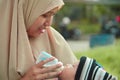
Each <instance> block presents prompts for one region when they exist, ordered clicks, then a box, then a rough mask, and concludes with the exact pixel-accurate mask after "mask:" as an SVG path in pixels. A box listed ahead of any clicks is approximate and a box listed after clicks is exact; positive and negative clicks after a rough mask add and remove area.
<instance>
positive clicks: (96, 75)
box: [75, 56, 117, 80]
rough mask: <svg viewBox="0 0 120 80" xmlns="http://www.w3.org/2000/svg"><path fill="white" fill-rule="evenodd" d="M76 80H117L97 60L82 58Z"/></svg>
mask: <svg viewBox="0 0 120 80" xmlns="http://www.w3.org/2000/svg"><path fill="white" fill-rule="evenodd" d="M75 80H117V78H116V77H115V76H113V75H111V74H109V73H108V72H106V71H105V70H104V69H103V67H102V66H101V65H100V64H98V63H97V62H96V60H94V59H91V58H88V57H84V56H83V57H81V58H80V62H79V65H78V68H77V71H76V75H75Z"/></svg>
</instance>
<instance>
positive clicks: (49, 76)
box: [37, 71, 61, 80]
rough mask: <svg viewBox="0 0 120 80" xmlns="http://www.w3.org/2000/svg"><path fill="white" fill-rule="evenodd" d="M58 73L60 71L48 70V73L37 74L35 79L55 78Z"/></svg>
mask: <svg viewBox="0 0 120 80" xmlns="http://www.w3.org/2000/svg"><path fill="white" fill-rule="evenodd" d="M60 73H61V71H57V72H48V73H44V74H39V75H38V76H37V79H40V80H41V79H42V80H45V79H48V78H55V77H57V76H58V75H59V74H60Z"/></svg>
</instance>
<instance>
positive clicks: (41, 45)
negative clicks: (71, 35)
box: [0, 0, 76, 80]
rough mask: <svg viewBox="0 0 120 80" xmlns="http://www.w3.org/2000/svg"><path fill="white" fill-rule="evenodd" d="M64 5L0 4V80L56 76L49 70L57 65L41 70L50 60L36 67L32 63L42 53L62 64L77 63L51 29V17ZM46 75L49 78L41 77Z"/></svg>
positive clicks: (30, 0) (40, 0) (48, 0)
mask: <svg viewBox="0 0 120 80" xmlns="http://www.w3.org/2000/svg"><path fill="white" fill-rule="evenodd" d="M63 5H64V3H63V1H62V0H1V1H0V36H3V37H2V38H0V59H1V60H0V80H18V79H21V80H44V79H45V78H50V77H53V76H57V75H58V74H59V72H56V73H53V72H52V70H54V69H56V68H58V67H60V66H61V65H60V64H58V65H55V66H52V67H50V68H47V69H46V68H43V67H42V65H43V64H45V63H46V62H48V61H51V59H50V60H47V61H43V63H39V64H38V65H39V67H38V65H37V64H35V61H36V59H37V56H38V55H39V53H40V52H41V51H46V52H48V53H51V54H52V55H53V56H55V57H56V58H58V59H59V60H60V61H62V62H63V63H64V64H73V63H74V62H76V58H75V56H74V55H73V53H72V51H71V49H70V47H69V46H68V44H67V43H66V41H65V40H64V39H63V37H62V36H61V35H60V34H59V33H58V32H57V31H56V30H54V29H53V28H52V27H50V25H51V22H52V17H53V14H55V13H56V11H58V10H59V9H60V8H61V7H62V6H63ZM66 57H67V58H66ZM52 60H53V59H52ZM41 70H43V72H41ZM50 71H51V72H50ZM48 72H49V73H48ZM47 73H48V74H49V76H43V74H47ZM48 74H47V75H48ZM38 76H39V77H38Z"/></svg>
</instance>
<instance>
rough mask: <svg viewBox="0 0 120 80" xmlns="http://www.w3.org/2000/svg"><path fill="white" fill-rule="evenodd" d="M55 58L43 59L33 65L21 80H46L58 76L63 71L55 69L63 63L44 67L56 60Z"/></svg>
mask: <svg viewBox="0 0 120 80" xmlns="http://www.w3.org/2000/svg"><path fill="white" fill-rule="evenodd" d="M54 59H55V58H53V57H52V58H49V59H47V60H44V61H41V62H39V63H38V64H35V65H34V66H32V67H31V68H30V69H29V70H28V71H27V72H26V74H25V75H24V76H23V78H22V79H21V80H45V79H48V78H53V77H57V76H58V75H59V74H60V73H61V71H55V69H57V68H60V67H61V66H62V64H57V65H54V66H50V67H43V65H44V64H46V63H47V62H50V61H52V60H54Z"/></svg>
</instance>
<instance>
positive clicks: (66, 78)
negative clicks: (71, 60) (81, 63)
mask: <svg viewBox="0 0 120 80" xmlns="http://www.w3.org/2000/svg"><path fill="white" fill-rule="evenodd" d="M77 66H78V64H74V65H71V64H67V65H66V66H65V68H64V70H63V71H62V73H61V74H60V76H59V78H60V80H74V77H75V73H76V70H77Z"/></svg>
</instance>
